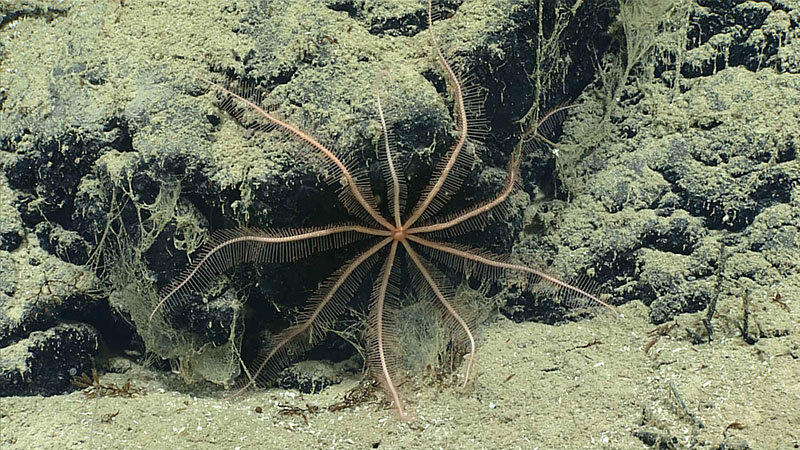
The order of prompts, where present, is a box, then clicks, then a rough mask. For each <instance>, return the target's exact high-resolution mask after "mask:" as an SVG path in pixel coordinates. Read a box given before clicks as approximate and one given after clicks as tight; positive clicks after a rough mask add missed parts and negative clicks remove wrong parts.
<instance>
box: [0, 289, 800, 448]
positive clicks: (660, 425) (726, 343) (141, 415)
mask: <svg viewBox="0 0 800 450" xmlns="http://www.w3.org/2000/svg"><path fill="white" fill-rule="evenodd" d="M755 304H756V305H757V306H756V310H755V312H754V317H755V318H756V320H758V321H761V322H764V323H767V322H770V321H774V320H777V321H779V322H783V323H787V321H791V324H792V325H791V334H790V335H788V336H783V337H773V338H762V339H760V340H759V341H758V342H757V343H756V344H755V345H748V344H745V343H744V342H743V341H742V339H741V337H739V336H732V337H722V336H721V335H722V334H723V332H721V331H723V330H725V329H728V330H729V331H731V334H734V333H733V332H732V330H734V329H735V327H736V323H737V322H739V321H740V318H741V308H740V305H738V304H721V305H719V306H720V307H719V316H718V317H717V318H716V319H715V324H716V326H718V327H720V328H721V329H722V330H718V336H719V337H720V338H719V340H717V341H714V342H712V343H711V344H705V345H692V344H691V342H690V339H689V337H688V334H687V331H686V330H687V329H699V328H701V327H702V324H701V323H700V319H701V317H702V314H701V313H698V314H690V315H682V316H680V317H678V318H677V320H676V322H677V325H676V326H675V327H674V328H673V329H672V330H671V331H670V332H669V333H668V334H667V335H666V336H663V337H661V338H660V339H658V340H657V342H655V343H654V344H653V345H652V346H651V347H650V348H649V351H646V347H647V346H648V344H650V342H651V341H652V340H653V338H652V337H651V335H650V332H651V330H653V329H654V328H655V327H654V326H653V325H652V324H650V323H649V322H648V319H647V309H646V308H645V307H644V306H643V305H642V304H641V303H639V302H633V303H631V304H628V305H625V306H622V307H621V308H620V312H621V314H622V317H621V318H618V319H617V318H614V317H613V315H610V314H605V315H601V316H598V317H597V318H595V319H592V320H587V321H583V322H580V323H571V324H568V325H565V326H549V325H542V324H536V323H523V324H514V323H512V322H510V321H508V320H506V319H502V318H501V319H497V320H493V321H491V323H489V324H487V325H486V326H484V327H483V328H482V330H481V336H482V337H481V345H480V347H479V350H478V359H477V361H478V362H477V370H476V372H475V374H476V376H475V380H474V383H472V384H471V385H469V386H468V387H467V388H466V389H461V388H459V387H454V386H449V385H443V384H442V383H440V382H437V381H435V380H432V379H426V378H424V377H421V376H420V377H415V378H413V379H412V380H411V381H410V382H409V383H410V385H408V386H407V387H406V388H405V389H406V391H407V392H408V393H409V394H408V400H407V401H408V407H409V410H410V411H411V412H412V414H413V415H414V416H415V419H414V420H413V421H412V422H410V423H404V422H402V421H400V420H399V419H398V417H397V415H396V413H395V412H394V411H393V410H392V409H391V408H388V407H387V405H385V404H381V403H378V402H376V401H372V402H367V403H366V404H364V405H361V406H359V407H357V408H353V409H345V410H342V411H338V412H326V411H324V409H323V410H322V411H321V412H317V413H313V414H306V416H305V417H302V416H297V415H285V414H281V408H280V407H278V406H277V404H279V403H280V404H284V405H294V406H298V407H300V408H305V407H306V406H307V405H315V406H321V407H325V406H327V405H331V404H334V403H336V402H338V401H340V400H341V399H342V396H343V395H344V393H345V392H346V391H348V390H350V389H352V388H353V387H355V386H356V385H357V384H358V382H359V380H358V379H356V378H351V379H346V380H345V381H344V382H343V383H342V384H340V385H336V386H333V387H330V388H328V389H326V390H325V391H323V393H321V394H318V395H300V394H298V393H297V392H296V391H291V390H280V389H270V390H267V391H263V392H256V393H253V394H250V395H249V396H247V397H246V398H243V399H240V400H227V399H223V398H222V395H223V394H221V393H219V392H215V391H214V390H213V389H211V390H204V389H200V390H198V391H193V390H191V388H184V389H187V390H183V391H181V392H179V391H175V390H173V389H165V388H164V386H165V385H173V386H176V385H178V384H176V383H175V381H174V380H172V381H169V380H165V379H164V376H163V375H161V374H157V373H154V372H150V371H146V370H143V369H140V368H132V369H131V370H130V371H129V372H128V373H126V374H122V375H112V374H108V375H106V376H104V377H102V378H101V381H102V382H104V383H108V382H116V383H117V384H118V385H121V384H122V383H124V381H125V380H126V379H127V378H130V379H131V380H132V382H133V383H134V384H135V385H136V386H139V387H142V388H144V389H145V390H146V391H147V394H146V395H142V396H139V397H135V398H130V399H123V398H105V397H104V398H101V399H99V400H93V399H87V398H85V397H84V395H83V394H82V393H80V392H75V393H72V394H69V395H61V396H55V397H49V398H41V397H17V398H4V399H0V405H2V411H3V413H2V419H0V425H2V436H1V437H0V442H2V443H3V448H4V449H42V450H46V449H79V448H81V449H82V448H106V449H136V448H197V449H273V448H274V449H283V448H309V449H311V448H314V449H317V448H318V449H365V448H386V449H440V448H442V449H447V448H454V449H455V448H463V449H536V448H540V449H548V448H551V449H552V448H576V449H577V448H587V449H597V448H608V449H638V448H652V447H648V446H645V445H644V444H643V443H642V442H641V441H640V440H639V439H637V437H635V436H634V432H637V431H652V432H658V433H661V434H663V435H665V436H667V435H668V436H672V437H675V438H676V439H677V441H676V442H674V444H675V447H674V448H689V447H691V446H692V445H693V443H694V444H697V445H698V446H699V447H700V448H720V447H719V446H720V445H721V444H723V442H724V443H725V444H727V445H728V447H726V448H748V447H745V446H743V445H745V444H749V445H750V447H749V448H758V449H791V448H797V446H800V428H799V427H798V423H800V384H798V383H797V379H798V375H799V374H800V342H799V341H798V339H797V336H798V331H800V330H798V326H797V323H798V314H797V313H796V312H792V313H791V314H790V313H788V312H786V311H784V310H783V309H781V308H778V307H776V306H774V305H771V304H770V303H769V301H757V302H755ZM791 306H792V307H794V308H795V309H796V305H791ZM512 375H513V376H512ZM165 383H166V384H165ZM673 391H674V392H677V393H678V395H679V396H680V398H681V399H682V400H683V403H684V404H685V407H686V410H684V409H683V407H682V406H681V405H680V402H679V401H678V400H677V399H676V397H675V396H674V394H673ZM257 407H261V411H262V412H261V413H257V412H255V410H256V408H257ZM117 411H119V413H118V414H117V415H116V416H115V417H114V419H113V420H111V421H110V422H108V423H104V422H102V421H101V418H102V416H103V415H106V414H113V413H115V412H117ZM687 411H688V413H690V414H691V415H694V416H695V418H694V419H693V418H692V416H691V415H689V414H687ZM695 420H696V421H697V422H696V421H695ZM699 424H702V427H700V426H699ZM731 424H734V425H731ZM726 428H727V432H726ZM726 436H727V438H726ZM736 445H739V446H738V447H737V446H736ZM664 448H669V447H664Z"/></svg>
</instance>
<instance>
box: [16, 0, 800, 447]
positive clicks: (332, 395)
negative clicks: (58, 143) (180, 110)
mask: <svg viewBox="0 0 800 450" xmlns="http://www.w3.org/2000/svg"><path fill="white" fill-rule="evenodd" d="M34 3H35V2H34ZM96 3H97V4H100V3H101V2H96ZM125 3H126V6H125V9H120V8H119V7H118V6H117V5H116V2H112V1H108V2H105V3H103V5H104V7H105V8H107V17H106V19H107V20H106V22H105V25H106V26H108V27H111V28H112V29H114V30H116V32H119V33H120V35H121V36H123V37H127V38H128V39H129V40H128V41H126V40H125V39H123V38H120V39H118V40H109V41H98V42H97V44H96V45H98V46H109V48H110V50H109V51H116V52H123V51H125V52H130V56H131V61H132V63H131V64H134V63H135V62H136V61H137V60H135V59H134V58H136V57H141V58H143V56H142V55H151V56H152V60H156V61H157V60H159V58H163V55H160V54H159V51H160V50H158V49H159V48H161V46H163V45H170V46H173V47H174V48H177V49H190V50H192V51H195V50H196V51H197V52H199V51H200V50H206V49H211V51H213V52H217V53H225V52H228V51H229V49H230V48H232V47H234V46H236V45H238V44H237V43H235V42H234V38H232V37H231V36H230V35H227V34H225V33H226V32H227V31H228V30H229V29H230V26H226V25H225V24H220V21H219V19H218V18H217V17H215V16H214V14H216V13H217V11H218V8H219V7H210V6H205V5H192V4H191V2H183V7H176V6H175V5H176V2H138V1H137V0H128V1H127V2H125ZM178 3H180V2H178ZM201 3H202V2H201ZM154 5H155V6H159V7H161V9H159V8H157V7H155V6H154ZM165 5H166V6H169V7H170V9H169V14H168V15H167V14H166V13H165V9H164V7H165ZM201 9H203V10H202V11H201ZM76 11H77V9H76ZM159 15H160V16H161V18H160V19H159V20H171V21H172V24H171V28H173V29H176V30H177V31H174V34H173V35H172V36H173V37H174V39H164V38H162V37H161V36H160V35H159V34H158V33H156V32H154V31H153V30H155V29H157V28H158V27H156V26H153V28H149V27H148V26H147V24H148V23H151V24H152V23H153V22H152V21H153V20H154V17H156V16H159ZM78 16H79V12H75V13H74V14H72V15H70V19H69V20H74V21H76V23H77V22H78V21H79V19H78ZM165 16H169V17H168V19H165ZM156 18H157V17H156ZM188 18H192V20H196V22H195V25H196V26H197V27H199V29H201V30H203V32H202V33H200V32H195V31H186V30H184V29H183V27H184V24H186V23H189V20H188ZM148 21H149V22H148ZM204 21H205V22H204ZM56 22H58V21H56ZM33 26H38V25H33ZM48 26H50V27H52V28H53V29H55V28H57V23H55V22H54V23H50V24H49V25H48ZM217 27H218V28H217ZM26 30H27V28H26V25H25V24H24V23H22V24H20V26H19V27H18V28H17V30H15V31H13V30H12V31H10V32H12V33H25V32H29V31H26ZM120 30H122V31H120ZM53 36H55V34H54V35H53ZM45 42H49V44H48V46H43V47H42V48H41V53H42V54H43V55H45V56H46V55H50V54H55V55H57V54H58V51H57V49H58V48H60V46H59V44H58V42H59V41H58V39H57V37H53V38H52V39H49V40H48V39H45ZM197 49H200V50H197ZM176 51H177V50H176ZM187 51H188V50H187ZM153 55H154V56H153ZM42 60H46V58H45V57H42ZM4 63H5V65H6V67H9V66H10V65H13V64H16V63H15V62H14V61H11V60H8V61H5V62H4ZM164 64H175V65H179V64H183V62H182V60H181V61H177V62H166V63H164ZM143 70H144V69H143ZM34 75H35V74H34ZM43 83H44V82H43ZM33 88H35V86H34V87H33ZM42 89H43V88H42ZM115 89H116V88H115ZM128 89H131V88H130V86H128ZM782 293H783V297H784V300H785V303H786V306H787V307H788V310H787V309H784V308H782V307H781V306H780V305H779V304H778V303H776V302H774V301H772V299H773V298H774V296H775V292H762V291H758V292H753V293H752V294H751V307H750V308H751V314H752V316H751V318H750V323H751V326H752V327H753V329H757V330H759V333H760V334H761V335H762V336H761V338H760V339H759V340H758V342H756V343H755V344H753V345H750V344H747V343H745V342H744V340H743V338H742V336H741V329H740V327H741V325H742V323H743V308H742V301H741V299H740V298H735V297H733V296H723V297H721V299H720V304H719V305H718V308H717V316H716V317H715V319H714V321H713V324H714V327H715V340H714V341H712V342H711V343H708V344H701V345H695V344H693V343H692V339H691V336H690V331H691V332H693V333H702V330H703V329H704V327H703V324H702V323H701V319H702V318H703V317H704V314H705V312H704V311H703V312H699V313H695V314H687V315H681V316H679V317H678V318H677V319H676V321H675V322H674V324H675V325H674V327H673V328H671V330H670V331H669V332H668V333H666V334H665V335H664V336H659V335H658V332H656V331H655V330H656V329H657V328H658V327H656V326H655V325H653V324H652V323H651V322H650V320H649V318H648V310H647V308H646V307H645V306H644V305H642V304H641V303H639V302H638V301H634V302H631V303H629V304H626V305H623V306H621V307H620V308H619V309H620V312H621V314H622V316H621V317H620V318H615V317H613V315H611V314H609V313H602V314H600V315H599V316H598V317H596V318H594V319H590V320H585V321H581V322H578V323H570V324H567V325H564V326H550V325H543V324H537V323H522V324H515V323H512V322H510V321H509V320H507V319H504V318H502V317H496V318H494V319H491V320H489V321H488V322H487V323H486V324H485V325H483V326H482V327H481V328H480V330H479V336H480V337H479V340H480V341H479V349H478V355H477V365H476V370H475V376H474V379H473V381H472V382H471V383H470V384H469V385H468V386H467V387H466V388H463V389H462V388H460V387H459V386H458V383H449V382H440V381H437V380H435V379H432V378H430V377H426V376H425V375H422V374H414V375H413V376H412V378H411V379H410V380H409V381H408V382H406V383H405V385H404V390H405V391H406V393H407V394H406V395H407V407H408V409H409V410H410V412H411V413H412V415H413V416H414V417H415V419H414V420H413V421H412V422H410V423H404V422H401V421H400V420H399V419H398V417H397V415H396V413H395V412H394V410H393V409H392V408H391V407H390V406H389V405H387V404H385V403H381V402H379V401H375V400H372V401H368V402H366V403H364V404H362V405H360V406H358V407H354V408H349V409H344V410H341V411H337V412H328V411H325V407H326V406H328V405H332V404H335V403H337V402H339V401H341V399H342V398H343V396H344V394H345V393H346V392H348V391H349V390H351V389H353V388H354V387H356V386H357V385H358V384H359V382H360V381H361V380H360V379H359V378H357V377H351V378H348V379H345V380H344V382H342V383H341V384H339V385H334V386H332V387H329V388H328V389H326V390H324V391H323V392H322V393H321V394H318V395H300V394H298V393H297V392H296V391H291V390H280V389H270V390H266V391H259V392H255V393H252V394H250V395H248V396H246V397H244V398H242V399H236V400H227V399H225V398H224V396H225V392H222V391H220V390H219V389H218V388H217V387H214V386H212V385H198V384H196V385H191V386H186V385H184V384H183V383H182V381H181V380H180V379H179V377H178V375H175V374H164V373H162V372H157V371H153V370H150V369H145V368H142V367H139V366H135V365H132V366H131V368H130V369H129V370H128V371H126V372H124V373H120V374H114V373H108V374H104V375H102V376H101V382H102V383H116V384H117V385H121V384H123V383H124V382H125V381H126V380H128V379H130V380H131V382H132V383H133V384H134V385H135V386H137V387H140V388H143V389H144V391H145V394H144V395H140V396H136V397H134V398H108V397H103V398H99V399H97V400H95V399H88V398H86V397H85V396H84V394H83V393H81V392H74V393H72V394H68V395H59V396H54V397H47V398H42V397H9V398H0V448H1V449H3V450H6V449H9V450H10V449H20V450H22V449H24V450H32V449H42V450H46V449H59V450H61V449H93V448H105V449H137V448H145V449H155V448H170V449H172V448H196V449H273V448H275V449H278V448H280V449H284V448H307V449H317V448H319V449H366V448H380V449H439V448H442V449H448V448H452V449H536V448H541V449H555V448H588V449H597V448H608V449H642V448H658V445H657V446H656V447H653V446H648V445H645V443H643V441H642V440H641V439H640V438H637V437H636V435H635V434H637V433H638V434H640V435H641V433H651V435H650V436H651V437H657V436H662V437H663V438H664V439H665V442H664V443H662V444H661V448H692V447H695V448H708V449H712V448H713V449H716V448H754V449H791V448H800V382H799V381H798V380H800V337H798V336H800V330H799V329H798V328H800V326H799V324H800V305H798V304H797V302H796V300H795V301H793V300H792V299H793V298H794V299H796V298H798V297H797V295H796V294H797V292H796V290H795V291H792V292H788V291H786V290H783V291H782ZM672 323H673V322H669V323H668V324H672ZM123 364H132V363H127V362H123ZM118 365H119V364H118ZM377 397H378V398H379V399H382V398H383V394H382V393H380V392H378V394H377ZM278 404H281V405H293V406H296V407H298V408H307V407H308V406H309V405H311V406H318V407H321V408H320V411H318V412H314V413H307V414H305V415H287V414H282V413H281V411H282V410H283V409H285V408H284V407H281V406H278ZM256 408H260V409H261V412H260V413H259V412H256ZM111 414H116V415H114V417H113V419H110V420H107V421H103V420H102V418H103V417H104V416H107V415H111ZM673 439H674V440H673Z"/></svg>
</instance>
